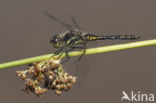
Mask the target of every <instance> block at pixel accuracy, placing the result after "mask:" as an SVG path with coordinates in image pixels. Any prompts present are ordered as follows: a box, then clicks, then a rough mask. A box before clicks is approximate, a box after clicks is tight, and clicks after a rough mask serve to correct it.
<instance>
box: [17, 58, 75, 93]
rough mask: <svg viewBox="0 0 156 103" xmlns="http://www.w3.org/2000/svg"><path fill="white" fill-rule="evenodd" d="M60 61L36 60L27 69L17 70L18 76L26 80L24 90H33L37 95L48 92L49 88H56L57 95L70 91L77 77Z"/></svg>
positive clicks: (28, 91)
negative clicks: (66, 70) (64, 68)
mask: <svg viewBox="0 0 156 103" xmlns="http://www.w3.org/2000/svg"><path fill="white" fill-rule="evenodd" d="M60 61H61V60H60V59H50V60H46V61H41V62H35V63H32V64H31V65H28V68H27V70H25V71H16V74H17V76H18V77H20V78H22V79H23V80H25V88H24V89H23V90H24V91H25V92H27V93H30V92H33V93H35V94H36V95H37V96H40V95H42V94H44V93H46V92H47V91H48V89H51V90H54V91H55V94H57V95H60V94H62V92H63V91H68V90H69V89H70V88H71V87H72V85H73V84H74V83H75V82H76V79H77V78H76V77H73V76H70V75H69V74H68V73H66V72H64V70H63V68H62V64H61V63H60ZM28 77H30V78H28ZM41 84H43V87H44V88H42V87H41Z"/></svg>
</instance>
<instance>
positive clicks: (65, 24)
mask: <svg viewBox="0 0 156 103" xmlns="http://www.w3.org/2000/svg"><path fill="white" fill-rule="evenodd" d="M44 14H45V15H47V16H48V17H50V18H52V19H53V20H55V21H56V22H58V23H60V24H61V25H63V26H64V27H65V28H67V29H69V30H72V25H69V24H67V23H65V22H63V21H61V20H59V19H58V18H56V17H55V16H53V15H52V14H50V13H49V12H47V11H44Z"/></svg>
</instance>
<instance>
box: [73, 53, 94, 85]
mask: <svg viewBox="0 0 156 103" xmlns="http://www.w3.org/2000/svg"><path fill="white" fill-rule="evenodd" d="M94 60H95V59H94V55H85V56H83V57H82V58H81V59H80V60H79V61H78V62H77V63H76V67H75V71H74V75H75V76H77V77H78V78H77V85H78V86H79V87H81V86H82V85H83V83H84V82H85V79H86V77H87V75H88V73H89V72H90V70H91V68H92V65H93V63H94Z"/></svg>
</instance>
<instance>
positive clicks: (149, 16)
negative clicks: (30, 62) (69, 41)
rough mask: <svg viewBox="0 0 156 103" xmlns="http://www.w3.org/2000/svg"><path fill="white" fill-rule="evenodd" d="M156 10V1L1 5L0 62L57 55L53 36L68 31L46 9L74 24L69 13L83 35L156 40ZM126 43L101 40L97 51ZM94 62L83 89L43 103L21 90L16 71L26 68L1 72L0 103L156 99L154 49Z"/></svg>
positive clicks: (44, 0) (4, 1)
mask: <svg viewBox="0 0 156 103" xmlns="http://www.w3.org/2000/svg"><path fill="white" fill-rule="evenodd" d="M155 5H156V1H155V0H62V1H61V0H0V48H1V49H0V62H1V63H3V62H8V61H12V60H18V59H23V58H27V57H33V56H38V55H42V54H48V53H52V52H53V51H54V49H53V48H52V47H51V46H50V45H49V40H50V37H51V36H52V35H53V34H56V33H59V32H62V31H64V30H66V29H65V28H64V27H62V26H61V25H59V24H57V23H56V22H54V21H53V20H51V19H49V18H48V17H47V16H45V15H44V13H43V11H44V10H47V11H49V12H50V13H52V14H53V15H55V16H57V17H58V18H60V19H61V20H63V21H66V22H69V23H71V20H70V18H69V14H70V13H72V14H74V15H75V17H76V19H77V21H78V23H79V24H80V26H81V28H82V29H83V30H84V31H88V32H91V33H99V34H105V35H107V34H108V35H109V34H126V33H128V34H136V35H140V36H141V37H142V38H141V39H140V40H148V39H154V38H155V35H156V29H155V28H156V6H155ZM126 42H130V41H100V42H97V43H98V44H97V45H94V46H102V45H111V44H117V43H126ZM94 57H95V58H94V61H93V63H92V66H91V67H90V72H89V74H88V75H87V77H86V79H85V82H84V83H83V85H82V86H81V88H76V86H74V87H73V88H72V89H71V90H70V91H69V92H67V93H63V95H61V96H56V95H54V93H53V92H52V91H49V92H48V93H47V94H46V95H43V96H42V97H40V98H38V97H36V96H35V95H34V94H30V95H28V94H26V93H24V92H23V91H21V88H23V87H24V82H23V81H21V80H20V79H19V78H17V77H16V75H15V71H16V70H22V69H25V68H26V66H19V67H14V68H8V69H4V70H0V103H10V102H11V103H19V102H20V103H52V102H55V103H60V102H63V103H73V102H74V103H80V102H81V103H89V102H90V103H95V102H100V103H102V102H103V103H104V102H106V103H120V102H121V97H122V91H123V90H125V91H126V92H128V93H129V92H130V91H132V90H133V91H135V92H137V91H140V92H141V93H154V94H156V80H155V78H156V75H155V74H156V66H155V59H156V48H155V46H151V47H143V48H136V49H130V50H123V51H116V52H110V53H103V54H96V55H94ZM66 65H67V64H66ZM69 67H70V66H69ZM84 69H85V66H84Z"/></svg>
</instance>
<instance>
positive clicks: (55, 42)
mask: <svg viewBox="0 0 156 103" xmlns="http://www.w3.org/2000/svg"><path fill="white" fill-rule="evenodd" d="M50 45H52V46H53V47H54V48H60V47H61V42H60V38H59V36H58V35H55V36H54V37H52V39H51V40H50Z"/></svg>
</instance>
